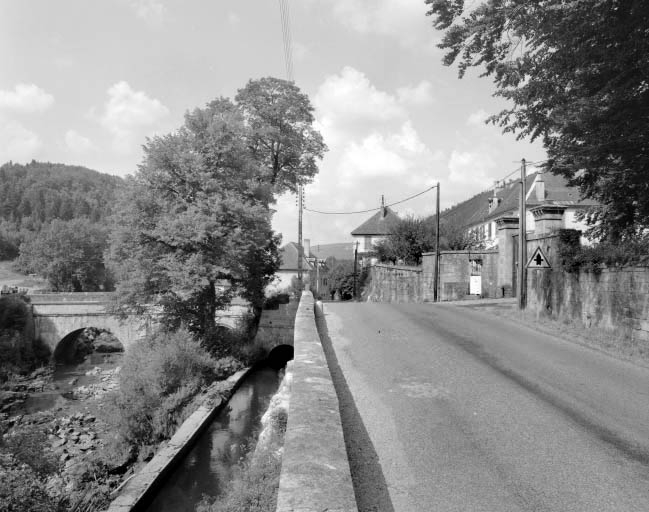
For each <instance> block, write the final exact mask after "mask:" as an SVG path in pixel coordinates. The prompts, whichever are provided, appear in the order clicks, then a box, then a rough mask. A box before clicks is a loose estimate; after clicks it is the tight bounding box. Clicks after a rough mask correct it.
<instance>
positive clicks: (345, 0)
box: [321, 0, 437, 50]
mask: <svg viewBox="0 0 649 512" xmlns="http://www.w3.org/2000/svg"><path fill="white" fill-rule="evenodd" d="M321 1H322V0H321ZM332 3H333V13H334V15H335V16H336V17H337V18H338V20H339V21H340V22H341V23H342V24H343V25H345V26H346V27H348V28H349V29H351V30H354V31H356V32H359V33H361V34H378V35H383V36H389V37H392V38H394V39H396V40H397V41H398V42H399V43H400V44H402V45H403V46H406V47H413V48H414V47H416V48H418V49H420V50H421V49H422V48H423V49H427V50H432V49H434V43H435V40H436V37H437V35H436V34H435V32H434V30H433V28H432V27H431V25H430V21H429V18H427V17H426V11H427V7H426V5H424V3H423V2H413V1H412V0H333V2H332V1H331V0H327V7H330V6H331V4H332Z"/></svg>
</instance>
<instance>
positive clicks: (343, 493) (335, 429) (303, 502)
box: [277, 291, 357, 512]
mask: <svg viewBox="0 0 649 512" xmlns="http://www.w3.org/2000/svg"><path fill="white" fill-rule="evenodd" d="M314 306H315V305H314V300H313V295H312V293H311V292H309V291H305V292H303V293H302V298H301V300H300V305H299V307H298V310H297V315H296V318H295V341H294V348H295V359H294V361H293V382H292V384H291V395H290V396H291V397H290V401H289V413H288V423H287V427H286V434H285V437H284V453H283V457H282V472H281V476H280V482H279V493H278V496H277V512H316V511H317V512H321V511H324V510H330V511H332V512H334V511H335V512H357V507H356V499H355V497H354V488H353V486H352V479H351V473H350V470H349V462H348V459H347V451H346V449H345V441H344V438H343V431H342V425H341V420H340V410H339V407H338V397H337V395H336V391H335V389H334V385H333V381H332V379H331V374H330V373H329V367H328V366H327V360H326V358H325V355H324V351H323V349H322V344H321V343H320V337H319V335H318V331H317V328H316V323H315V311H314Z"/></svg>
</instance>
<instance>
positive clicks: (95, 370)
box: [86, 366, 101, 377]
mask: <svg viewBox="0 0 649 512" xmlns="http://www.w3.org/2000/svg"><path fill="white" fill-rule="evenodd" d="M100 373H101V368H99V366H95V367H94V368H93V369H92V370H88V371H87V372H86V376H88V377H92V376H96V375H99V374H100Z"/></svg>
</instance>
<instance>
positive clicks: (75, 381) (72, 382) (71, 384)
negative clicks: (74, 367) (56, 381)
mask: <svg viewBox="0 0 649 512" xmlns="http://www.w3.org/2000/svg"><path fill="white" fill-rule="evenodd" d="M77 382H79V378H78V377H75V378H74V379H71V380H70V382H68V385H69V386H74V385H75V384H76V383H77Z"/></svg>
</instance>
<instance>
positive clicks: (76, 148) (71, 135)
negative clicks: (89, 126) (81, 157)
mask: <svg viewBox="0 0 649 512" xmlns="http://www.w3.org/2000/svg"><path fill="white" fill-rule="evenodd" d="M65 144H66V146H67V147H68V149H70V150H71V151H72V152H74V153H86V152H88V151H90V150H93V149H95V145H94V144H93V143H92V141H91V140H90V139H89V138H87V137H84V136H83V135H81V134H80V133H79V132H77V131H75V130H68V131H67V132H65Z"/></svg>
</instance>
